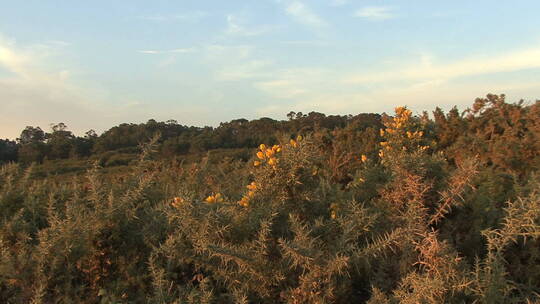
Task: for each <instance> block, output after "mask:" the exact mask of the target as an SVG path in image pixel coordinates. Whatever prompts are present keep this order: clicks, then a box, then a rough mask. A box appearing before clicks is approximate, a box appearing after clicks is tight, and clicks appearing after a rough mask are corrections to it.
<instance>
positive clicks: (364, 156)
mask: <svg viewBox="0 0 540 304" xmlns="http://www.w3.org/2000/svg"><path fill="white" fill-rule="evenodd" d="M360 160H361V161H362V162H363V163H365V162H367V156H366V155H365V154H362V156H361V157H360Z"/></svg>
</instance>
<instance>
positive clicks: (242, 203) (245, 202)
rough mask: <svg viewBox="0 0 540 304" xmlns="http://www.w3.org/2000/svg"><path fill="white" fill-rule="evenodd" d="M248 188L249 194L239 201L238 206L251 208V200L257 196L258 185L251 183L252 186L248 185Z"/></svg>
mask: <svg viewBox="0 0 540 304" xmlns="http://www.w3.org/2000/svg"><path fill="white" fill-rule="evenodd" d="M246 188H248V190H249V191H248V193H247V194H246V195H244V196H243V197H242V199H241V200H239V201H238V204H239V205H240V206H242V207H248V206H249V200H250V199H251V198H252V197H253V196H254V195H255V190H257V184H256V183H255V182H251V184H249V185H247V186H246Z"/></svg>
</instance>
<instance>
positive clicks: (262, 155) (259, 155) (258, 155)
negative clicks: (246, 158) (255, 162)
mask: <svg viewBox="0 0 540 304" xmlns="http://www.w3.org/2000/svg"><path fill="white" fill-rule="evenodd" d="M257 157H258V158H259V159H264V153H262V152H261V151H259V152H257Z"/></svg>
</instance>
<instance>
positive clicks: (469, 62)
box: [344, 46, 540, 84]
mask: <svg viewBox="0 0 540 304" xmlns="http://www.w3.org/2000/svg"><path fill="white" fill-rule="evenodd" d="M420 61H421V64H412V65H410V66H404V67H400V68H397V69H392V70H386V71H382V72H371V73H365V74H359V75H358V74H357V75H348V76H346V77H345V79H344V82H347V83H364V84H366V83H380V82H390V81H403V80H406V81H407V80H411V81H422V80H424V81H425V80H434V79H439V80H441V79H444V80H449V79H454V78H459V77H464V76H475V75H483V74H493V73H501V72H512V71H518V70H523V69H531V68H540V46H539V47H535V48H530V49H524V50H514V51H510V52H507V53H503V54H498V55H492V56H474V57H469V58H463V59H461V60H458V61H455V62H446V63H434V62H433V58H432V57H431V56H428V55H426V54H424V55H422V57H421V60H420Z"/></svg>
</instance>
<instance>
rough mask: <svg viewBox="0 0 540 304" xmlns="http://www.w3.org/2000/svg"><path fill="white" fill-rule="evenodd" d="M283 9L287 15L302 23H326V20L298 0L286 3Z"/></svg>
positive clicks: (320, 25) (316, 25)
mask: <svg viewBox="0 0 540 304" xmlns="http://www.w3.org/2000/svg"><path fill="white" fill-rule="evenodd" d="M285 11H286V12H287V14H288V15H290V16H292V17H293V18H294V19H295V20H297V21H298V22H300V23H302V24H304V25H307V26H310V27H324V26H326V25H327V23H326V21H324V20H323V19H322V18H321V17H319V16H318V15H317V14H315V13H314V12H313V11H312V10H311V9H310V8H309V7H307V6H306V5H305V4H304V3H302V2H300V1H293V2H290V3H288V4H287V7H286V8H285Z"/></svg>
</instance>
